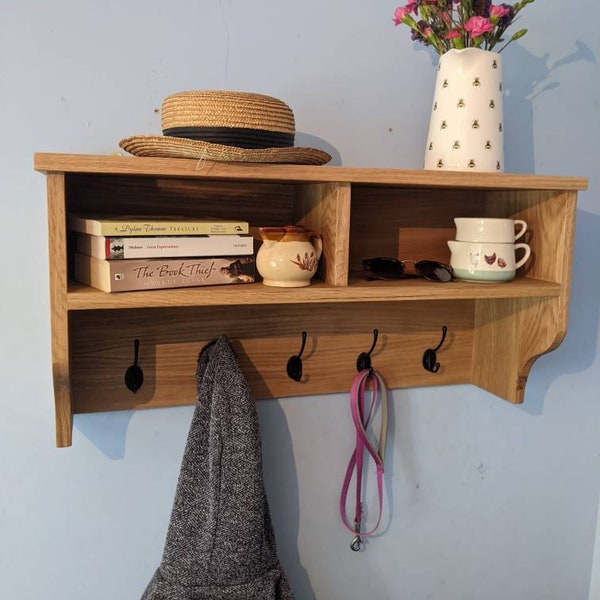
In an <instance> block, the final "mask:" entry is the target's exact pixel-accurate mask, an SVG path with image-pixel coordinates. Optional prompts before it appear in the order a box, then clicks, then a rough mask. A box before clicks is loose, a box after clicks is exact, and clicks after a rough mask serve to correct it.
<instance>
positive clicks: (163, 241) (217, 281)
mask: <svg viewBox="0 0 600 600" xmlns="http://www.w3.org/2000/svg"><path fill="white" fill-rule="evenodd" d="M68 227H69V229H70V230H71V231H73V232H74V235H75V250H76V252H75V260H74V276H75V279H76V280H77V281H79V282H81V283H85V284H86V285H90V286H92V287H95V288H98V289H101V290H103V291H105V292H126V291H135V290H149V289H161V288H180V287H192V286H204V285H223V284H231V283H252V282H253V281H254V280H255V277H256V268H255V256H254V244H253V237H252V235H250V234H249V224H248V223H247V222H246V221H230V220H220V219H214V218H206V219H190V218H187V217H155V216H153V217H140V216H136V217H110V218H95V217H89V216H81V215H75V214H69V215H68Z"/></svg>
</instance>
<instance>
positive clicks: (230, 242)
mask: <svg viewBox="0 0 600 600" xmlns="http://www.w3.org/2000/svg"><path fill="white" fill-rule="evenodd" d="M76 249H77V252H81V254H86V255H87V256H95V257H96V258H105V259H111V260H116V259H127V258H171V257H173V258H183V257H188V256H189V257H193V256H213V257H214V256H232V255H233V256H249V255H250V254H253V253H254V238H253V237H252V236H251V235H227V234H224V235H187V236H183V235H173V236H162V237H161V236H158V237H145V236H132V237H117V236H104V235H89V234H87V233H77V234H76Z"/></svg>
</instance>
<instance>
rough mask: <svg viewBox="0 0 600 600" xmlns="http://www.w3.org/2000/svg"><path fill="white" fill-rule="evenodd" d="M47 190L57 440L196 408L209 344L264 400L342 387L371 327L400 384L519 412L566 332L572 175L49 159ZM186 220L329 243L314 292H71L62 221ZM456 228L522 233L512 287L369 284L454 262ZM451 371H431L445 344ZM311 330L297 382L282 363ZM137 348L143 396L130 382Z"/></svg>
mask: <svg viewBox="0 0 600 600" xmlns="http://www.w3.org/2000/svg"><path fill="white" fill-rule="evenodd" d="M35 168H36V169H37V170H39V171H42V172H45V173H46V178H47V189H48V222H49V249H50V252H49V260H50V265H49V266H50V300H51V322H52V361H53V378H54V398H55V407H56V433H57V445H59V446H68V445H70V444H71V441H72V437H71V436H72V419H73V414H75V413H82V412H97V411H112V410H124V409H137V408H153V407H159V406H173V405H177V404H188V403H193V402H194V401H195V377H194V373H195V367H196V360H197V356H198V353H199V351H200V349H201V348H202V347H203V345H204V344H206V343H207V342H208V341H210V340H211V339H214V338H215V337H217V336H219V335H221V334H225V335H227V336H228V337H229V338H230V339H231V340H232V342H233V345H234V347H235V349H236V351H237V353H238V356H239V360H240V364H241V366H242V369H243V370H244V373H245V374H246V376H247V378H248V381H249V383H250V386H251V388H252V391H253V394H254V395H255V397H256V398H273V397H285V396H302V395H309V394H310V395H314V394H327V393H331V392H342V391H347V389H348V387H349V385H350V382H351V380H352V377H353V375H354V373H355V372H356V358H357V356H358V354H360V353H361V352H364V351H367V350H368V349H369V348H370V346H371V344H372V342H373V332H374V330H375V329H376V330H377V331H378V334H379V335H378V340H377V344H376V346H375V348H374V350H373V354H372V360H373V364H374V366H375V367H376V368H377V369H378V370H379V371H380V372H381V373H382V374H383V376H384V377H385V378H386V380H387V382H388V384H389V386H390V387H414V386H424V385H447V384H451V383H472V384H474V385H477V386H479V387H482V388H484V389H486V390H489V391H490V392H492V393H494V394H496V395H498V396H500V397H502V398H505V399H506V400H508V401H510V402H522V401H523V399H524V395H525V384H526V381H527V376H528V374H529V371H530V369H531V366H532V364H533V362H534V361H535V359H536V358H537V357H538V356H539V355H541V354H543V353H544V352H548V351H550V350H552V349H553V348H555V347H556V346H557V345H558V344H559V343H560V341H561V340H562V338H563V337H564V335H565V333H566V328H567V313H568V300H569V288H570V273H571V258H572V251H573V237H574V221H575V211H576V200H577V191H578V190H581V189H585V188H586V185H587V182H586V180H585V179H584V178H579V177H544V176H536V175H513V174H496V173H455V172H427V171H401V170H388V169H353V168H344V167H312V166H311V167H306V166H294V165H250V164H225V163H204V162H198V161H193V160H181V159H178V160H172V159H155V158H132V157H115V156H85V155H83V156H79V155H62V154H38V155H36V156H35ZM69 212H77V213H82V214H88V215H91V214H93V215H110V214H117V213H118V214H122V215H159V214H165V213H168V214H172V215H187V216H195V217H205V216H213V217H217V218H234V219H243V220H247V221H249V223H250V225H251V227H253V228H256V227H259V226H278V225H288V224H303V225H306V226H307V227H309V228H311V229H313V230H315V231H318V232H319V233H320V234H321V235H322V237H323V256H322V258H321V264H320V267H319V271H318V273H317V276H316V277H315V279H314V280H313V282H312V283H311V285H310V286H309V287H306V288H270V287H267V286H264V285H262V284H261V283H253V284H245V285H227V286H211V287H198V288H182V289H165V290H149V291H137V292H122V293H112V294H111V293H106V292H101V291H99V290H96V289H94V288H91V287H88V286H85V285H82V284H79V283H76V282H74V281H73V278H72V274H71V270H70V266H69V265H70V263H71V262H72V256H73V251H74V246H73V243H72V240H71V239H70V236H69V234H68V230H67V224H66V223H67V213H69ZM458 216H490V217H511V218H519V219H524V220H525V221H527V223H528V225H529V231H528V233H527V235H528V239H527V241H528V243H529V244H530V246H531V248H532V259H531V260H530V261H529V262H528V263H527V265H526V267H525V268H523V269H520V270H519V271H518V274H517V278H516V279H515V280H514V281H511V282H509V283H496V284H475V283H468V282H459V281H455V282H451V283H447V284H439V283H432V282H429V281H426V280H422V279H411V280H400V281H366V280H365V279H364V277H363V274H362V268H361V266H362V260H363V259H364V258H371V257H375V256H390V257H397V258H403V259H411V260H420V259H434V260H440V261H442V262H448V260H449V251H448V247H447V245H446V241H447V240H448V239H452V237H453V235H454V224H453V218H454V217H458ZM443 327H446V328H447V336H446V339H445V340H444V344H443V345H442V347H441V348H440V350H439V351H438V359H439V362H440V369H439V371H437V372H436V373H432V372H429V371H427V370H425V369H424V367H423V364H422V358H423V353H424V352H425V350H427V349H428V348H432V347H435V346H436V345H437V344H438V342H439V340H440V336H441V331H442V328H443ZM303 331H306V332H307V344H306V350H305V352H304V356H303V362H304V375H303V377H302V379H301V380H300V382H296V381H293V380H292V379H290V378H289V377H288V376H287V373H286V368H285V367H286V362H287V360H288V358H289V357H290V356H292V355H294V354H295V353H296V352H297V351H298V348H299V345H300V339H301V333H302V332H303ZM136 339H137V340H139V344H140V349H139V365H140V367H141V368H142V369H143V371H144V384H143V386H142V387H141V388H140V389H139V390H138V391H137V392H136V393H135V394H133V393H131V392H130V391H129V390H128V389H127V388H126V387H125V384H124V379H123V376H124V373H125V370H126V369H127V367H128V366H129V365H130V364H131V363H132V360H133V344H134V340H136Z"/></svg>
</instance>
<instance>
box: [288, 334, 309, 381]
mask: <svg viewBox="0 0 600 600" xmlns="http://www.w3.org/2000/svg"><path fill="white" fill-rule="evenodd" d="M305 345H306V331H303V332H302V345H301V346H300V351H299V352H298V354H295V355H294V356H290V358H289V360H288V362H287V374H288V377H289V378H290V379H293V380H294V381H300V380H301V379H302V353H303V352H304V346H305Z"/></svg>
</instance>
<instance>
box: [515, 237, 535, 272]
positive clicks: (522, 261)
mask: <svg viewBox="0 0 600 600" xmlns="http://www.w3.org/2000/svg"><path fill="white" fill-rule="evenodd" d="M519 248H523V250H525V255H524V256H523V257H522V258H521V259H520V260H519V261H518V262H517V263H515V271H516V270H517V269H518V268H519V267H522V266H523V265H524V264H525V263H526V262H527V259H528V258H529V257H530V256H531V248H530V247H529V244H515V252H516V251H517V250H518V249H519Z"/></svg>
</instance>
